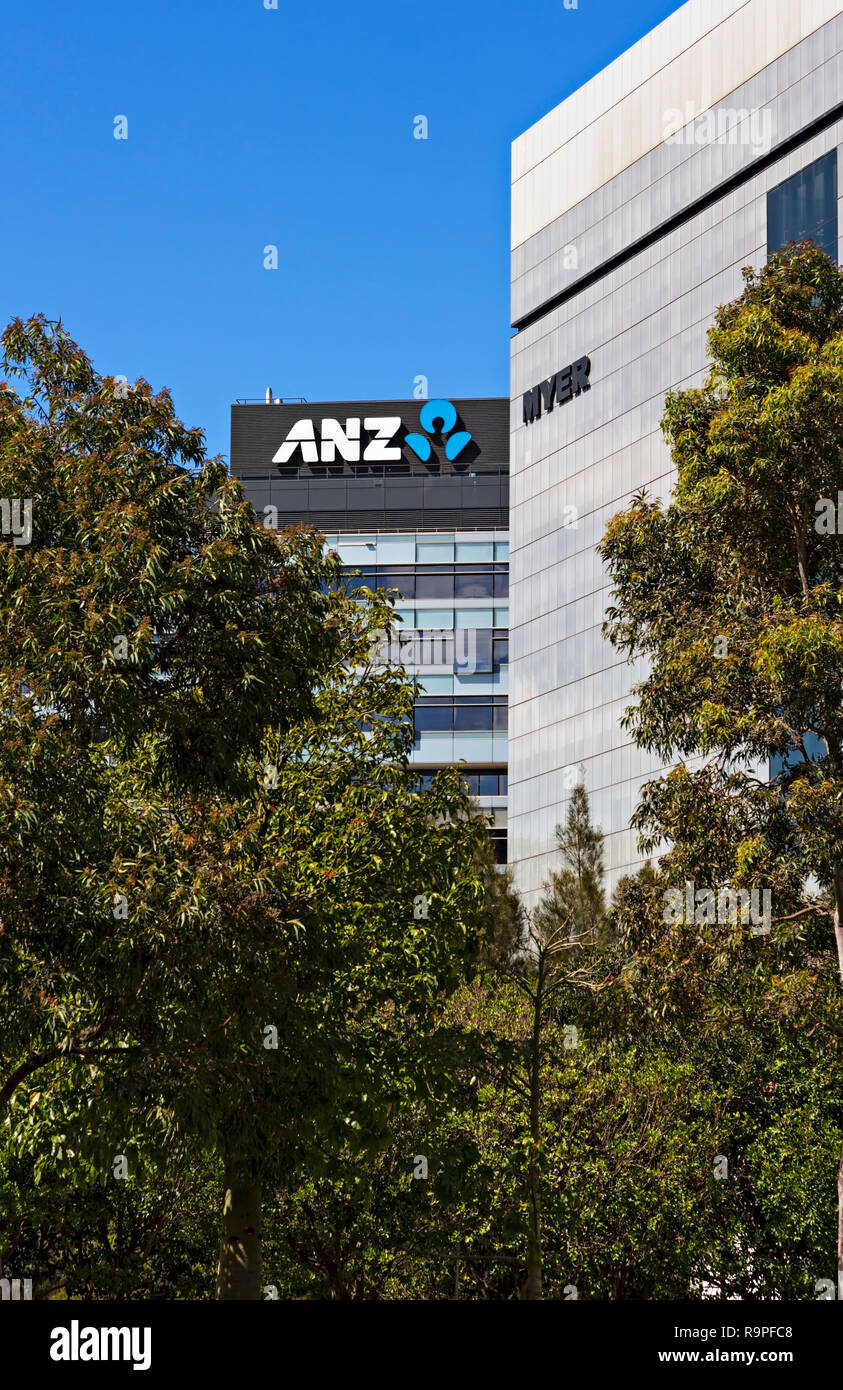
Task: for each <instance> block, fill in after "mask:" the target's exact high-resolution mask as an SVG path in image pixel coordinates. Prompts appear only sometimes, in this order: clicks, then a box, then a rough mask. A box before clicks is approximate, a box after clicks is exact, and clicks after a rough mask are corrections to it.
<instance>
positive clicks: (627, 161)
mask: <svg viewBox="0 0 843 1390" xmlns="http://www.w3.org/2000/svg"><path fill="white" fill-rule="evenodd" d="M842 138H843V3H841V0H689V3H687V4H685V5H683V6H682V7H681V8H680V9H678V10H677V11H676V12H675V13H674V14H672V15H671V16H670V17H669V18H668V19H666V20H665V21H664V23H663V24H660V25H659V26H658V27H657V28H656V29H654V30H653V31H652V32H651V33H649V34H647V35H646V36H645V37H644V38H643V39H641V41H640V42H639V43H636V44H635V45H634V47H632V48H631V49H630V50H629V51H628V52H626V53H624V54H623V55H622V56H621V57H619V58H618V59H617V60H616V61H615V62H613V63H612V64H611V65H610V66H609V67H607V68H606V69H605V70H604V71H602V72H600V73H598V74H597V76H596V77H594V78H593V79H592V80H591V81H589V82H587V83H586V84H585V86H583V87H582V88H580V89H579V90H578V91H576V92H575V93H574V94H573V95H572V96H570V97H568V98H567V100H565V101H563V102H562V103H561V105H559V106H557V107H556V108H555V109H554V110H553V111H551V112H550V113H549V114H548V115H547V116H545V117H544V118H543V119H542V120H540V121H539V122H538V123H537V124H536V125H534V126H532V127H531V128H530V129H529V130H527V131H526V132H525V133H524V134H523V135H521V136H520V137H519V138H518V139H517V140H516V141H515V142H514V145H513V148H512V321H513V325H514V327H515V328H516V330H517V332H516V334H515V336H514V337H513V339H512V344H511V404H510V411H511V413H510V432H511V433H510V466H511V475H512V483H511V488H512V492H511V508H510V540H511V552H510V569H511V573H510V582H511V588H512V596H511V602H510V628H511V633H510V686H511V688H510V731H509V854H510V862H511V863H514V864H515V867H516V873H517V878H518V882H519V885H520V887H521V888H522V890H523V891H524V893H525V896H526V899H527V901H528V902H532V901H534V900H535V897H536V895H537V893H538V891H539V890H540V887H541V884H542V881H543V880H544V879H545V878H546V877H547V874H548V872H549V870H550V869H551V868H552V867H553V866H554V865H555V863H556V856H555V853H554V828H555V826H556V824H557V823H558V822H560V821H562V820H563V819H564V816H565V810H566V806H567V803H568V800H569V797H570V793H571V789H572V787H573V785H574V783H575V782H576V780H577V779H578V777H579V770H580V767H582V769H583V771H584V775H585V783H586V786H587V788H588V791H589V793H590V797H591V805H592V812H593V818H594V820H595V822H596V823H598V824H600V825H601V826H602V828H603V830H604V832H605V834H606V836H607V839H606V859H607V868H608V879H609V887H612V886H613V885H614V883H615V882H616V881H617V879H618V877H619V876H620V875H621V874H622V873H624V872H628V871H630V870H634V869H635V868H636V867H637V866H638V865H639V864H640V855H639V853H638V850H637V846H636V836H635V834H634V832H632V831H631V830H630V829H629V828H628V824H629V818H630V815H631V813H632V811H633V809H634V807H635V805H636V802H637V800H638V793H639V789H640V787H641V784H642V782H644V781H646V780H647V779H648V778H650V777H652V776H654V775H657V774H658V773H659V772H660V771H662V769H661V767H660V765H659V762H658V761H657V760H656V759H654V758H653V757H650V756H648V755H646V754H645V753H644V752H642V751H639V750H638V749H637V748H635V747H634V746H633V745H632V743H631V742H630V739H629V737H628V735H627V734H626V733H625V731H624V730H623V729H622V728H621V725H620V722H619V721H620V716H621V715H622V713H623V711H624V709H625V707H626V706H627V705H628V704H629V703H630V699H631V695H630V692H631V687H632V685H633V684H634V683H635V681H636V680H638V679H640V678H641V676H642V674H643V668H642V667H641V666H640V665H639V666H629V665H627V663H626V660H625V658H624V657H622V656H620V655H618V654H617V653H616V652H615V651H614V649H613V648H612V647H611V646H610V645H609V643H608V642H607V641H606V640H605V639H604V638H603V636H602V633H601V624H602V622H603V618H604V613H605V609H606V607H607V604H608V601H609V585H608V578H607V575H606V573H605V571H604V569H603V568H602V565H601V562H600V559H599V556H598V555H597V553H596V549H595V547H596V546H597V544H598V542H599V541H600V539H601V537H602V536H603V533H604V531H605V528H606V524H607V522H608V520H609V518H610V517H611V516H612V515H613V514H614V513H615V512H617V511H619V510H621V509H622V508H623V507H624V506H625V505H627V503H628V501H629V499H630V497H631V496H632V494H633V493H634V492H636V491H637V490H638V489H640V488H642V487H646V488H647V489H648V491H649V493H650V495H651V496H653V497H659V498H662V499H663V500H666V499H667V498H668V496H669V493H670V490H671V487H672V483H673V476H674V475H673V469H672V465H671V461H670V458H669V454H668V450H667V447H666V444H665V442H664V439H663V437H662V435H661V431H660V420H661V417H662V413H663V405H664V398H665V394H666V392H667V391H668V390H669V389H670V388H677V387H689V386H696V385H701V384H702V382H703V380H704V378H705V375H706V370H707V344H706V332H707V329H708V327H709V326H710V324H711V322H712V319H713V316H714V313H715V311H716V309H717V307H718V306H719V305H720V304H723V303H726V302H728V301H729V300H732V299H734V298H735V297H736V296H737V295H739V294H740V292H741V289H742V287H743V281H742V276H741V270H742V267H744V266H747V265H751V266H754V267H756V268H760V267H761V266H762V265H763V263H764V260H765V258H766V256H767V255H768V252H769V251H770V250H776V249H778V248H780V247H781V246H782V245H784V244H786V243H788V242H789V241H790V240H791V239H793V240H797V241H798V240H803V239H804V238H806V237H810V238H812V239H813V240H815V241H816V242H817V244H819V245H821V246H823V247H824V248H825V249H826V250H827V251H828V252H829V253H830V254H831V255H833V256H834V257H835V258H836V259H839V256H840V247H839V233H840V217H839V192H840V189H839V179H838V159H839V146H840V143H841V139H842Z"/></svg>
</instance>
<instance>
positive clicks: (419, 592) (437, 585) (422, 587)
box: [416, 571, 454, 598]
mask: <svg viewBox="0 0 843 1390" xmlns="http://www.w3.org/2000/svg"><path fill="white" fill-rule="evenodd" d="M453 597H454V576H453V573H449V572H447V571H446V572H445V573H444V574H417V575H416V598H453Z"/></svg>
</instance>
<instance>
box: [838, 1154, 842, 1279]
mask: <svg viewBox="0 0 843 1390" xmlns="http://www.w3.org/2000/svg"><path fill="white" fill-rule="evenodd" d="M837 1297H838V1299H843V1149H841V1151H840V1167H839V1168H838V1169H837Z"/></svg>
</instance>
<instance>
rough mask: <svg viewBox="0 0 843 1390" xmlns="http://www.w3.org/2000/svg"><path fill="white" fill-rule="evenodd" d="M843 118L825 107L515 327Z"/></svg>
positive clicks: (842, 107)
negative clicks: (822, 113)
mask: <svg viewBox="0 0 843 1390" xmlns="http://www.w3.org/2000/svg"><path fill="white" fill-rule="evenodd" d="M841 119H843V102H838V104H837V106H835V107H833V108H832V110H831V111H826V112H825V113H824V115H822V116H818V117H817V119H816V120H815V121H811V122H810V123H809V124H808V125H806V126H803V127H802V129H801V130H798V131H797V132H796V133H795V134H794V135H789V136H788V137H787V139H786V140H782V141H780V142H779V144H778V145H774V146H773V147H772V149H770V150H767V152H766V153H765V154H762V155H759V156H758V158H757V159H753V160H752V161H751V162H750V163H749V164H746V165H745V166H744V168H743V169H741V170H739V172H738V173H737V174H730V176H729V178H727V179H724V180H723V181H722V183H718V184H717V186H716V187H715V188H712V189H711V190H710V191H709V192H708V193H704V194H703V195H702V196H701V197H699V198H697V199H696V200H695V201H694V202H692V203H688V204H687V205H686V206H685V207H684V208H682V209H681V211H680V212H677V213H674V215H673V216H672V217H668V218H667V219H666V221H664V222H660V223H659V224H658V226H657V227H653V228H652V230H651V231H649V232H645V233H644V235H643V236H640V237H638V239H637V240H636V241H633V242H630V244H629V246H626V247H624V249H623V250H622V251H618V252H617V253H616V254H615V255H614V256H610V257H609V258H608V260H605V261H603V262H602V263H601V264H600V265H598V266H596V267H595V269H594V270H589V271H588V272H587V273H586V274H585V275H581V276H580V277H579V278H578V279H577V280H574V281H573V283H572V284H570V285H566V287H565V289H564V290H560V291H559V292H558V294H554V295H551V297H550V298H549V299H545V300H544V301H543V302H542V303H541V304H539V305H538V306H537V307H536V308H535V309H531V310H530V312H529V313H528V314H523V315H522V316H521V318H519V319H516V320H515V321H514V323H513V325H512V327H513V328H514V329H516V330H517V331H518V332H519V333H520V332H521V331H522V330H523V329H525V328H529V327H530V325H531V324H534V323H538V321H539V319H542V318H544V317H545V315H546V314H549V313H552V311H553V310H554V309H558V308H559V307H560V305H562V304H565V303H567V301H568V300H569V299H573V298H574V296H575V295H578V294H582V292H583V290H587V289H588V288H589V286H590V285H594V284H596V282H597V281H598V280H602V279H604V277H605V276H606V275H610V274H611V273H612V271H614V270H617V269H618V268H619V267H620V266H622V265H625V264H626V262H627V261H631V260H632V259H633V257H634V256H638V255H640V253H641V252H642V251H646V250H647V249H648V248H649V247H650V246H653V245H654V244H655V243H656V242H657V241H661V240H662V238H663V237H666V236H669V235H670V233H671V232H675V231H676V229H677V228H678V227H682V226H683V225H684V224H685V223H686V222H690V221H691V219H692V218H694V217H698V216H699V214H700V213H701V212H705V210H706V208H710V207H712V205H713V204H714V203H719V202H720V200H721V199H722V198H726V197H728V195H729V194H730V193H734V191H735V189H737V188H740V187H741V185H742V184H744V183H747V182H748V180H749V179H751V178H754V177H755V175H756V174H760V173H762V172H763V170H764V169H769V167H770V165H771V164H775V163H777V161H778V160H780V159H783V158H784V157H785V155H788V154H792V153H793V151H794V150H797V149H799V147H800V145H805V144H807V142H808V141H809V140H813V139H814V137H815V136H816V135H820V134H821V133H822V132H823V131H824V130H827V129H828V128H829V126H833V125H835V124H836V122H837V121H839V120H841Z"/></svg>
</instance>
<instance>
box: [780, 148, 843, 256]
mask: <svg viewBox="0 0 843 1390" xmlns="http://www.w3.org/2000/svg"><path fill="white" fill-rule="evenodd" d="M808 238H810V240H811V241H814V242H816V244H817V246H820V247H822V249H823V251H825V252H827V253H828V255H829V256H831V258H832V260H834V261H836V260H837V151H836V150H832V151H831V152H830V153H829V154H826V155H823V157H822V159H817V160H815V161H814V163H813V164H809V165H808V167H807V168H806V169H800V170H799V173H798V174H794V175H793V177H792V178H789V179H786V180H785V182H784V183H780V184H779V185H778V187H777V188H773V189H771V190H770V192H769V193H768V194H767V251H768V253H770V254H772V253H773V252H774V251H780V250H781V249H782V247H783V246H786V245H787V244H788V242H789V241H806V240H807V239H808Z"/></svg>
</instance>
